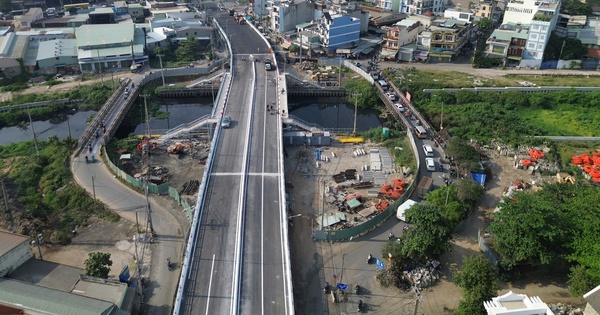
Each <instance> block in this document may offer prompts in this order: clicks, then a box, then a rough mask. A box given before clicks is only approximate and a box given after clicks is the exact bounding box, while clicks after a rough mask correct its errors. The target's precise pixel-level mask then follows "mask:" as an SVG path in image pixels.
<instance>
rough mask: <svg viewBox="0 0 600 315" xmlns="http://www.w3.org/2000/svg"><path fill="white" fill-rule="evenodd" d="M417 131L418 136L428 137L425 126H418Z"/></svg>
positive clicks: (421, 137)
mask: <svg viewBox="0 0 600 315" xmlns="http://www.w3.org/2000/svg"><path fill="white" fill-rule="evenodd" d="M415 132H416V133H417V137H419V138H420V139H424V138H427V130H425V128H423V126H416V127H415Z"/></svg>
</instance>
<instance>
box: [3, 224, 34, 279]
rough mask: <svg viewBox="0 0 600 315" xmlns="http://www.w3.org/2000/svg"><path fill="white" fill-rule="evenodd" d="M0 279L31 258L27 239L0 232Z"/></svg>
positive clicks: (31, 254)
mask: <svg viewBox="0 0 600 315" xmlns="http://www.w3.org/2000/svg"><path fill="white" fill-rule="evenodd" d="M0 239H1V240H2V242H0V277H4V276H6V274H7V273H10V272H11V271H14V270H15V269H17V268H18V267H19V266H21V265H22V264H23V263H24V262H26V261H27V260H29V258H31V257H33V253H32V252H31V248H29V237H27V236H23V235H19V234H13V233H8V232H2V231H0Z"/></svg>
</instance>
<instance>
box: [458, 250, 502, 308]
mask: <svg viewBox="0 0 600 315" xmlns="http://www.w3.org/2000/svg"><path fill="white" fill-rule="evenodd" d="M454 283H456V285H457V286H459V287H460V288H461V289H462V291H463V300H462V301H461V303H460V304H459V310H460V311H458V312H456V313H455V314H485V308H484V306H483V302H485V301H488V300H491V299H492V298H493V297H494V296H496V292H497V291H498V290H499V289H500V286H499V285H498V278H497V275H496V271H495V270H494V268H493V267H492V265H491V264H490V261H489V260H488V259H487V258H486V257H485V256H484V255H483V254H477V255H472V256H469V257H466V258H465V259H464V260H463V266H462V269H461V271H460V272H457V273H455V274H454ZM467 310H468V311H467Z"/></svg>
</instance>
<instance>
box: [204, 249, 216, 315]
mask: <svg viewBox="0 0 600 315" xmlns="http://www.w3.org/2000/svg"><path fill="white" fill-rule="evenodd" d="M213 270H215V254H213V259H212V266H210V280H209V281H208V294H206V313H205V314H206V315H208V308H209V306H210V290H211V288H212V279H213Z"/></svg>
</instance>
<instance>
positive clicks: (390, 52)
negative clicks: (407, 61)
mask: <svg viewBox="0 0 600 315" xmlns="http://www.w3.org/2000/svg"><path fill="white" fill-rule="evenodd" d="M397 53H398V51H397V50H385V49H382V50H381V53H380V54H379V55H380V56H382V57H385V56H395V55H396V54H397Z"/></svg>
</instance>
